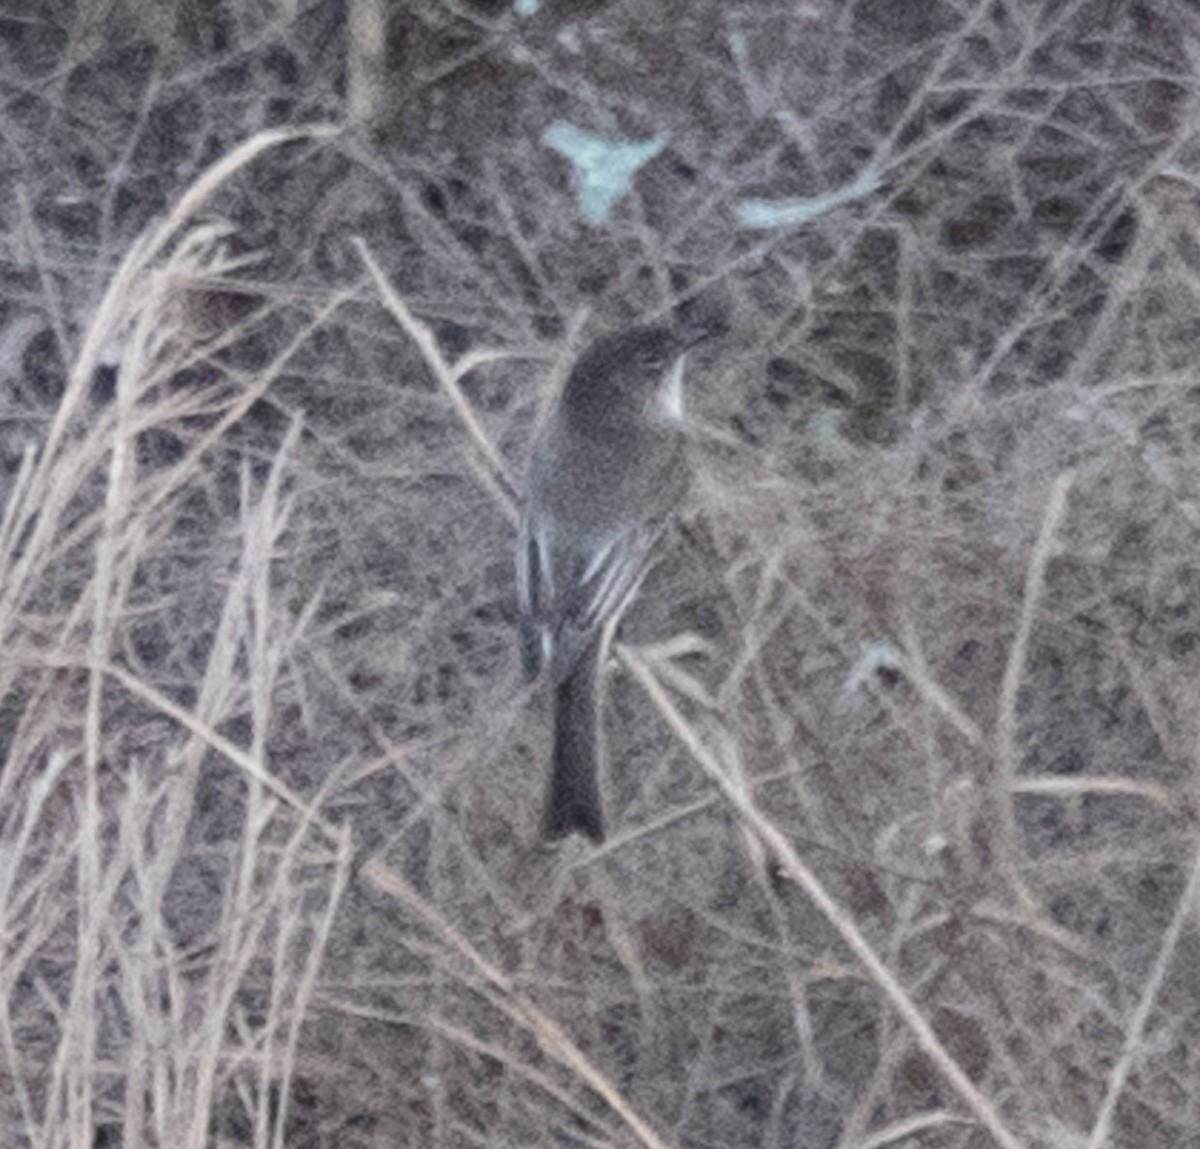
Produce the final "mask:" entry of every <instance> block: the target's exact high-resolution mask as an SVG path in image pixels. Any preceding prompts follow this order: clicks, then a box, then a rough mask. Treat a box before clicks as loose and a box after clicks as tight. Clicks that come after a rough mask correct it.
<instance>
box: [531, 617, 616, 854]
mask: <svg viewBox="0 0 1200 1149" xmlns="http://www.w3.org/2000/svg"><path fill="white" fill-rule="evenodd" d="M600 648H601V643H600V642H599V641H596V642H594V643H593V644H592V646H591V647H590V648H589V649H588V650H587V651H585V652H584V654H583V657H582V658H580V659H579V661H578V662H577V663H576V664H575V666H574V668H573V669H572V670H571V672H570V674H568V675H567V677H566V678H565V679H564V680H563V681H562V682H560V683H558V684H557V685H556V686H555V688H554V757H553V761H552V763H551V769H550V788H549V790H548V791H547V794H546V812H545V816H544V820H543V823H542V828H543V833H544V834H545V836H546V837H547V838H548V839H549V840H550V841H554V840H556V839H558V838H565V837H567V835H568V834H573V833H575V832H579V833H580V834H586V835H587V836H588V837H589V838H591V840H592V841H593V842H603V841H604V811H603V808H602V807H601V804H600V786H599V776H598V765H599V755H600V747H599V734H600V725H599V717H600V715H599V705H600V695H599V684H600V683H599V677H600V659H601V657H602V652H601V649H600Z"/></svg>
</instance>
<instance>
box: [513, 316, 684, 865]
mask: <svg viewBox="0 0 1200 1149" xmlns="http://www.w3.org/2000/svg"><path fill="white" fill-rule="evenodd" d="M686 345H687V344H686V342H685V340H684V339H683V338H681V336H680V335H679V334H677V332H676V331H675V330H674V329H673V328H672V327H669V326H667V325H665V324H648V325H642V326H638V327H634V328H632V329H626V330H622V331H613V332H608V333H606V334H603V335H600V336H599V337H597V338H596V339H595V340H594V341H593V343H592V344H591V345H590V346H589V347H588V348H587V349H586V350H585V351H584V352H583V353H582V354H581V355H580V356H579V357H578V359H577V360H576V362H575V364H574V366H573V367H572V369H571V371H570V372H569V374H568V376H567V379H566V382H565V384H564V385H563V388H562V391H561V393H560V395H559V396H558V398H557V400H556V401H555V403H554V404H553V406H552V408H551V411H550V413H549V416H548V417H547V419H546V420H545V422H544V424H543V426H542V429H541V431H540V433H539V434H538V436H537V438H536V440H535V443H534V446H533V449H532V452H531V455H530V462H529V466H528V470H527V473H526V478H525V484H524V492H523V494H524V498H523V500H522V506H521V515H520V523H519V527H518V538H517V556H516V576H517V598H518V614H519V624H518V626H519V635H520V646H521V658H522V664H523V666H524V670H525V675H526V677H527V678H528V679H529V680H531V681H532V680H533V679H536V678H537V677H538V675H539V674H540V673H541V670H542V668H543V666H547V667H548V670H549V677H550V679H551V682H552V685H553V691H554V736H553V750H552V757H551V765H550V779H549V784H548V787H547V792H546V799H545V808H544V814H543V818H542V833H543V836H544V837H545V838H546V839H547V840H548V841H555V840H557V839H560V838H565V837H567V836H569V835H570V834H572V833H581V834H583V835H584V836H586V837H587V838H590V839H591V840H592V841H593V842H595V843H600V842H603V841H604V833H605V831H604V812H603V806H602V803H601V799H600V790H599V780H598V764H599V762H598V759H599V741H598V739H599V733H600V725H599V722H600V715H599V684H600V675H601V673H602V669H603V663H604V660H605V658H606V657H607V633H608V629H609V626H610V624H612V623H614V622H615V621H616V620H617V619H619V617H620V614H621V612H622V611H623V610H624V608H625V606H626V604H627V603H628V601H629V600H630V599H631V598H632V596H633V594H634V593H635V592H636V590H637V587H638V584H639V582H640V581H641V578H642V576H643V574H644V573H645V571H646V569H647V565H648V563H649V560H650V557H651V554H652V552H653V551H654V548H655V544H656V543H657V541H658V539H659V537H660V536H661V534H662V532H663V530H664V529H665V527H666V526H667V525H668V523H669V522H670V520H671V517H672V515H673V513H674V511H675V510H676V508H677V506H678V504H679V502H680V501H681V499H682V498H683V496H684V494H685V493H686V491H687V487H688V479H689V476H688V467H687V463H686V457H685V451H684V405H683V359H684V352H685V350H686Z"/></svg>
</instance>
